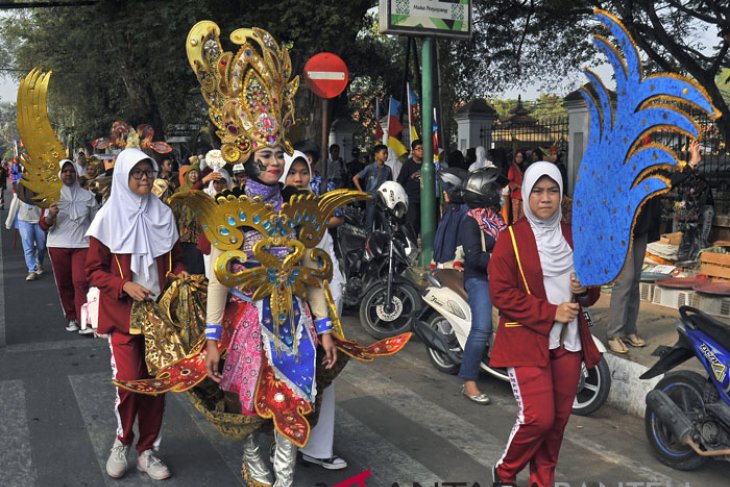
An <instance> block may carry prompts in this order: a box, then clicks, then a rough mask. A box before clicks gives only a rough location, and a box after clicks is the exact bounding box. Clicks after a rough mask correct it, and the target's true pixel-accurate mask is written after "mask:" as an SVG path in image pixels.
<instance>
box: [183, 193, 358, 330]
mask: <svg viewBox="0 0 730 487" xmlns="http://www.w3.org/2000/svg"><path fill="white" fill-rule="evenodd" d="M368 198H370V195H368V194H367V193H364V192H360V191H352V190H347V189H341V190H336V191H330V192H328V193H326V194H325V195H323V196H320V197H318V196H315V195H314V194H306V195H294V196H292V197H291V198H290V200H289V202H288V203H284V204H283V205H282V206H281V209H280V210H279V211H278V212H277V211H276V210H275V209H274V207H273V206H271V205H270V204H265V203H263V202H262V201H261V200H260V199H259V198H253V199H252V198H249V197H248V196H245V195H242V196H238V197H236V196H233V195H229V196H227V197H223V196H221V197H219V198H218V199H217V201H215V200H213V199H212V198H210V196H208V195H207V194H205V193H202V192H200V191H190V192H185V193H178V194H176V195H174V196H173V197H172V199H171V201H172V202H174V201H180V202H181V203H183V204H185V205H186V206H188V207H190V208H191V209H193V210H194V211H197V212H198V214H199V218H200V223H201V226H202V228H203V232H204V233H205V236H206V237H207V238H208V240H209V241H210V243H211V245H213V246H215V247H216V248H218V249H220V250H222V251H223V253H222V254H221V255H220V256H219V257H218V258H217V259H216V261H215V263H214V267H213V269H214V271H215V275H216V277H217V278H218V280H219V281H220V282H221V283H223V284H224V285H226V286H228V287H234V286H238V287H241V288H243V289H248V290H251V291H252V292H253V297H252V299H253V300H254V301H256V300H259V299H262V298H265V297H268V296H271V311H272V316H273V317H274V321H275V323H276V324H277V325H282V324H283V323H284V322H285V321H286V319H287V318H288V317H289V313H290V312H291V309H292V297H293V296H294V295H296V296H299V297H300V298H305V297H306V294H307V287H308V286H312V287H317V288H320V287H323V285H322V283H323V282H324V281H331V280H332V260H331V258H330V256H329V255H328V254H327V253H326V252H325V251H323V250H322V249H319V248H316V245H317V244H318V243H319V242H320V240H322V237H323V236H324V232H326V231H327V225H326V222H327V221H328V220H329V219H330V217H331V216H332V214H333V213H334V211H335V209H337V208H338V207H339V206H342V205H344V204H347V203H350V202H353V201H358V200H365V199H368ZM245 227H249V228H251V229H253V230H256V231H257V232H259V233H260V234H261V235H262V236H263V238H262V239H261V240H259V241H258V242H256V244H254V246H253V248H252V249H251V250H250V251H248V252H247V251H245V250H243V249H242V246H243V243H244V235H243V230H242V228H245ZM297 234H298V236H297ZM252 259H253V260H255V261H256V263H257V264H258V265H253V266H250V265H249V266H247V265H246V264H247V263H248V264H252V263H251V262H250V260H252ZM236 264H242V266H237V265H236ZM234 267H243V268H242V269H238V268H234ZM324 289H325V294H329V286H324ZM330 300H331V295H330V296H329V297H328V301H330Z"/></svg>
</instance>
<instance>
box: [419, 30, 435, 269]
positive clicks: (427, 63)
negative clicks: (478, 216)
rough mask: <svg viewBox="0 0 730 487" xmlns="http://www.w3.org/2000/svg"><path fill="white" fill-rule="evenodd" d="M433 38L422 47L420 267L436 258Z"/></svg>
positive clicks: (425, 40) (429, 38)
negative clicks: (434, 250) (434, 247)
mask: <svg viewBox="0 0 730 487" xmlns="http://www.w3.org/2000/svg"><path fill="white" fill-rule="evenodd" d="M432 46H433V39H432V38H431V37H425V38H424V39H423V46H422V47H421V56H422V62H421V68H422V69H421V89H422V90H423V100H422V107H423V108H422V110H421V121H422V127H421V134H423V137H422V141H423V161H422V162H421V266H423V267H425V268H428V266H429V265H430V264H431V258H432V257H433V239H434V234H435V231H436V208H435V206H436V205H435V201H436V196H435V191H434V190H435V183H434V180H435V170H434V165H433V138H432V137H431V133H432V132H433V89H432V88H433V85H432V79H431V74H432V71H433V65H432V62H431V61H432V59H433V49H432Z"/></svg>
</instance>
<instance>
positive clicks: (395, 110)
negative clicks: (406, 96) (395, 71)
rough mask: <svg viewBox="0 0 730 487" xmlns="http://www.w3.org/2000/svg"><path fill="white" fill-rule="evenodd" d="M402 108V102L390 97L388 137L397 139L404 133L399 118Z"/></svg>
mask: <svg viewBox="0 0 730 487" xmlns="http://www.w3.org/2000/svg"><path fill="white" fill-rule="evenodd" d="M400 107H401V102H399V101H398V100H396V99H395V98H393V97H392V96H391V97H390V108H389V110H388V136H389V137H391V136H392V137H395V136H397V135H398V134H400V133H401V132H403V125H401V123H400V121H399V120H398V116H399V115H400Z"/></svg>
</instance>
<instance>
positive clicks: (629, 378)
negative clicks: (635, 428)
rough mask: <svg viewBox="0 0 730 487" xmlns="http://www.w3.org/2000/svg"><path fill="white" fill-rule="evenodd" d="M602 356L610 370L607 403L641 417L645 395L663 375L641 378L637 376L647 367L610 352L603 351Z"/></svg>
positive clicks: (644, 407) (644, 408) (644, 406)
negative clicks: (609, 387)
mask: <svg viewBox="0 0 730 487" xmlns="http://www.w3.org/2000/svg"><path fill="white" fill-rule="evenodd" d="M603 356H604V358H605V359H606V362H608V368H609V369H610V370H611V391H610V392H609V394H608V399H607V401H606V402H607V404H609V405H611V406H613V407H615V408H617V409H619V410H621V411H623V412H625V413H628V414H631V415H633V416H638V417H640V418H643V417H644V413H645V411H646V401H645V398H646V395H647V394H648V393H649V391H651V390H652V389H654V386H656V384H657V383H658V382H659V381H660V380H661V378H662V377H663V376H659V377H656V378H654V379H649V380H642V379H639V376H640V375H641V374H643V373H644V372H646V371H647V370H649V368H648V367H646V366H644V365H641V364H638V363H636V362H632V361H630V360H627V359H625V358H621V357H618V356H616V355H614V354H612V353H610V352H606V353H604V354H603Z"/></svg>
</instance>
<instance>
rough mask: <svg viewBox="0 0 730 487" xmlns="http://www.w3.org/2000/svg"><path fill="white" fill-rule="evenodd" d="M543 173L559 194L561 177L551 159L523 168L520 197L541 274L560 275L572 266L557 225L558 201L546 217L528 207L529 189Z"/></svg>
mask: <svg viewBox="0 0 730 487" xmlns="http://www.w3.org/2000/svg"><path fill="white" fill-rule="evenodd" d="M543 176H547V177H549V178H550V179H552V180H553V181H555V182H556V183H557V184H558V187H560V197H561V199H562V196H563V178H562V176H561V175H560V170H559V169H558V167H557V166H556V165H555V164H553V163H552V162H546V161H539V162H535V163H533V164H531V165H530V167H528V168H527V171H525V176H524V180H523V183H522V201H524V202H525V204H524V205H523V209H524V212H525V217H527V220H528V221H529V222H530V227H532V232H533V233H534V234H535V241H536V242H537V251H538V253H539V254H540V265H541V266H542V273H543V275H544V276H545V277H554V276H560V275H563V274H565V273H566V272H569V271H570V270H571V269H572V268H573V249H571V248H570V245H568V242H567V241H566V240H565V237H563V232H562V229H561V228H560V220H561V219H562V210H561V208H560V206H559V205H558V211H556V212H555V214H554V215H553V216H552V217H551V218H550V219H549V220H541V219H539V218H538V217H536V216H535V214H534V213H532V210H530V193H531V192H532V188H533V186H535V184H537V181H538V180H539V179H540V178H541V177H543Z"/></svg>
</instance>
